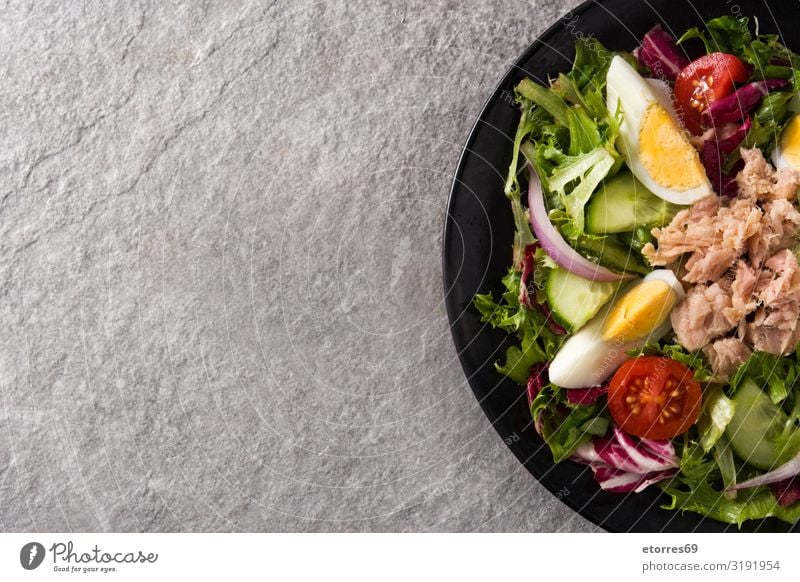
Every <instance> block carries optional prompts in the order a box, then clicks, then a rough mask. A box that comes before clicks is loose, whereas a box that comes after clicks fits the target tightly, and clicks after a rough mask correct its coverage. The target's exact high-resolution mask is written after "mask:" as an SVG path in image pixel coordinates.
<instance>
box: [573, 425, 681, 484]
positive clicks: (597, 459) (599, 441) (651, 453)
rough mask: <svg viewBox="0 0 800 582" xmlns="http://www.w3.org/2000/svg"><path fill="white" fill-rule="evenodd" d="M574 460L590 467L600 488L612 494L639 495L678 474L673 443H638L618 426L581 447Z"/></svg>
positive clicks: (648, 441)
mask: <svg viewBox="0 0 800 582" xmlns="http://www.w3.org/2000/svg"><path fill="white" fill-rule="evenodd" d="M572 459H573V460H574V461H577V462H579V463H584V464H586V465H589V466H590V467H591V469H592V472H593V473H594V477H595V480H596V481H597V482H598V483H599V484H600V488H601V489H603V490H604V491H610V492H612V493H630V492H634V493H638V492H639V491H642V490H644V489H645V488H647V487H648V486H649V485H651V484H653V483H656V482H658V481H661V480H663V479H669V478H670V477H672V476H674V475H675V474H676V473H677V472H678V457H677V455H676V454H675V448H674V447H673V446H672V443H670V441H667V440H664V441H654V440H650V439H636V438H633V437H631V436H630V435H628V434H626V433H624V432H623V431H622V430H620V429H619V427H616V426H615V427H614V428H613V430H611V431H609V432H608V433H606V435H605V436H603V437H599V438H595V439H593V440H592V441H589V442H588V443H584V444H583V445H581V446H580V447H578V449H577V450H576V451H575V453H574V454H573V456H572Z"/></svg>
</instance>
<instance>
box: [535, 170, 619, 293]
mask: <svg viewBox="0 0 800 582" xmlns="http://www.w3.org/2000/svg"><path fill="white" fill-rule="evenodd" d="M528 168H529V170H530V178H529V180H528V210H529V212H530V219H531V226H532V227H533V233H534V234H535V235H536V238H538V239H539V244H540V245H541V246H542V248H543V249H544V250H545V252H546V253H547V254H548V256H549V257H550V258H551V259H553V261H555V262H556V264H558V265H559V266H561V267H563V268H564V269H566V270H567V271H569V272H570V273H572V274H573V275H577V276H578V277H583V278H584V279H589V280H591V281H603V282H606V281H622V280H623V279H630V278H631V276H630V275H620V274H617V273H614V272H613V271H609V270H608V269H606V268H605V267H602V266H600V265H598V264H597V263H593V262H592V261H590V260H589V259H587V258H586V257H583V256H581V255H580V254H579V253H578V251H576V250H575V249H573V248H572V247H571V246H569V244H567V241H565V240H564V237H562V236H561V233H559V232H558V230H556V227H555V226H553V223H552V222H550V217H549V216H547V208H545V205H544V194H543V193H542V183H541V181H540V180H539V176H538V174H537V173H536V170H534V169H533V167H532V166H530V165H528Z"/></svg>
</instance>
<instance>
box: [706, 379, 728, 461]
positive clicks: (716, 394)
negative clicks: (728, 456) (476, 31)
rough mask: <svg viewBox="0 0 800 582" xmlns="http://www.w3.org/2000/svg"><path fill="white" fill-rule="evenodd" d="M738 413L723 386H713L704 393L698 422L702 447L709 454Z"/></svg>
mask: <svg viewBox="0 0 800 582" xmlns="http://www.w3.org/2000/svg"><path fill="white" fill-rule="evenodd" d="M735 411H736V405H735V404H734V402H733V401H732V400H731V399H730V398H728V397H727V396H725V392H724V390H723V389H722V386H720V385H718V384H711V385H709V386H707V387H706V389H705V390H704V391H703V411H702V413H701V415H700V418H699V419H698V421H697V430H698V432H699V433H700V446H701V447H702V448H703V450H704V451H705V452H706V453H708V452H709V451H711V449H712V448H713V447H714V445H715V444H717V442H718V441H719V440H720V438H722V435H723V434H724V433H725V427H726V426H728V423H729V422H730V421H731V419H732V418H733V413H734V412H735Z"/></svg>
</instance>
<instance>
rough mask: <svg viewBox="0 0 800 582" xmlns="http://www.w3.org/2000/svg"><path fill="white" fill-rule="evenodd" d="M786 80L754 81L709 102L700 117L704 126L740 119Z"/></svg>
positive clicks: (782, 85)
mask: <svg viewBox="0 0 800 582" xmlns="http://www.w3.org/2000/svg"><path fill="white" fill-rule="evenodd" d="M787 83H788V81H786V80H784V79H767V80H765V81H755V82H754V83H750V84H748V85H745V86H743V87H740V88H739V89H737V90H736V91H734V92H733V93H731V94H730V95H728V96H727V97H723V98H722V99H719V100H718V101H713V102H712V103H711V104H709V106H708V109H706V110H705V111H703V113H702V115H701V118H702V121H703V125H705V126H707V127H708V126H718V125H722V124H724V123H730V122H731V121H740V120H741V119H743V118H745V117H746V116H747V114H748V113H749V112H750V111H751V110H752V109H753V108H754V107H755V106H756V105H758V104H759V103H760V102H761V100H762V99H763V98H764V96H765V95H766V94H767V93H769V92H770V91H772V90H773V89H780V88H782V87H784V86H786V84H787Z"/></svg>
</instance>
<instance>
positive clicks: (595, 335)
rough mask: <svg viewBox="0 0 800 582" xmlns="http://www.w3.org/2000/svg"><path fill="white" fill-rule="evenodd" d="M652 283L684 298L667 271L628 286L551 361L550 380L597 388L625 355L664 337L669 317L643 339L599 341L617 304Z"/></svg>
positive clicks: (663, 270)
mask: <svg viewBox="0 0 800 582" xmlns="http://www.w3.org/2000/svg"><path fill="white" fill-rule="evenodd" d="M654 280H659V281H664V282H665V283H666V284H667V285H669V286H670V288H671V289H672V290H673V291H674V292H675V294H676V295H677V300H678V302H679V301H680V300H682V299H683V298H684V297H685V296H686V294H685V292H684V291H683V286H682V285H681V283H680V281H678V278H677V277H675V274H674V273H673V272H672V271H670V270H669V269H656V270H655V271H652V272H651V273H649V274H648V275H647V276H646V277H645V278H644V279H639V280H636V281H633V282H631V283H629V284H628V285H626V286H625V287H624V288H623V289H622V291H621V293H620V294H619V295H618V296H617V298H616V300H615V301H612V302H609V303H608V304H606V305H605V306H604V307H603V308H602V309H601V310H600V312H599V313H598V314H597V315H596V316H595V317H594V318H593V319H592V320H591V321H590V322H589V323H587V324H586V325H585V326H584V327H583V328H582V329H581V330H580V331H578V332H577V333H575V334H574V335H573V336H571V337H570V338H569V339H567V341H565V342H564V345H562V346H561V349H560V350H559V351H558V353H557V354H556V355H555V357H554V358H553V361H552V362H550V368H549V374H550V381H551V382H553V383H554V384H556V385H557V386H561V387H562V388H588V387H590V386H599V385H600V384H602V383H603V382H605V381H606V380H607V379H608V378H609V377H610V376H611V375H612V374H613V373H614V372H616V371H617V368H619V367H620V366H621V365H622V364H623V363H624V362H625V361H626V360H629V359H630V358H631V356H629V355H628V354H627V353H626V352H628V351H630V350H636V349H639V348H641V347H642V346H644V345H645V344H646V343H648V342H656V341H658V340H660V339H661V338H663V337H664V336H665V335H667V334H668V333H669V331H670V330H671V329H672V324H671V322H670V319H669V317H667V318H666V319H665V320H664V322H663V323H661V324H660V325H659V326H658V327H656V328H655V329H653V330H651V331H650V333H648V334H647V335H645V336H644V337H642V338H639V339H636V340H633V341H630V342H626V343H621V342H618V341H611V342H607V341H604V340H603V338H602V335H603V325H604V324H605V321H606V318H607V317H608V314H609V312H610V311H611V310H612V309H613V308H614V305H615V304H616V302H617V301H618V300H619V299H620V298H622V297H623V296H624V295H625V294H626V293H627V292H628V291H630V290H631V289H633V288H634V287H636V286H637V285H640V284H642V283H644V282H645V281H654Z"/></svg>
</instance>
